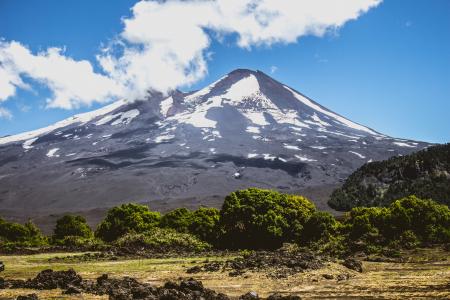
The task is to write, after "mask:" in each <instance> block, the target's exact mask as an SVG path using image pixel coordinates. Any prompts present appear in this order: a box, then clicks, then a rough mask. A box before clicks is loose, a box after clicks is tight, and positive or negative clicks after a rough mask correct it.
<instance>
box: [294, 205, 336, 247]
mask: <svg viewBox="0 0 450 300" xmlns="http://www.w3.org/2000/svg"><path fill="white" fill-rule="evenodd" d="M339 227H340V223H339V222H338V221H336V219H335V218H334V217H333V216H332V215H331V214H329V213H327V212H323V211H315V212H314V213H313V214H312V215H311V216H310V217H309V219H308V220H307V221H306V223H305V225H304V227H303V231H302V235H301V237H300V238H301V239H300V242H301V243H304V244H310V243H314V242H319V241H321V242H324V243H325V242H328V241H329V240H330V239H331V238H332V237H333V236H335V235H336V234H337V233H338V230H339Z"/></svg>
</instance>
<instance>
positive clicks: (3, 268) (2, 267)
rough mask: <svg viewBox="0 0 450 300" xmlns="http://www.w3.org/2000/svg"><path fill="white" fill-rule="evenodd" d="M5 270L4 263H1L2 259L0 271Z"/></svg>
mask: <svg viewBox="0 0 450 300" xmlns="http://www.w3.org/2000/svg"><path fill="white" fill-rule="evenodd" d="M3 271H5V265H4V264H3V262H2V261H0V272H3Z"/></svg>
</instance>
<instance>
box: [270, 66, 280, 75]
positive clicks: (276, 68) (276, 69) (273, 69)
mask: <svg viewBox="0 0 450 300" xmlns="http://www.w3.org/2000/svg"><path fill="white" fill-rule="evenodd" d="M276 71H278V67H277V66H271V67H270V74H274V73H275V72H276Z"/></svg>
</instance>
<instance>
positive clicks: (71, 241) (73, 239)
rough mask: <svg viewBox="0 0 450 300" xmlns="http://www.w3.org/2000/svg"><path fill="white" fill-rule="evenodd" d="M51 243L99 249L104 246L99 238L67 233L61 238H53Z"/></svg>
mask: <svg viewBox="0 0 450 300" xmlns="http://www.w3.org/2000/svg"><path fill="white" fill-rule="evenodd" d="M53 243H54V244H55V245H58V246H66V247H80V248H84V249H88V248H96V249H99V248H101V247H103V246H105V244H104V243H103V242H102V241H101V240H98V239H95V238H94V237H93V236H91V237H88V238H86V237H81V236H74V235H68V236H65V237H64V238H62V239H58V240H53Z"/></svg>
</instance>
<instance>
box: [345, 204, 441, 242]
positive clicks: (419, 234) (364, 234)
mask: <svg viewBox="0 0 450 300" xmlns="http://www.w3.org/2000/svg"><path fill="white" fill-rule="evenodd" d="M343 225H344V227H343V228H344V230H343V232H342V234H346V235H347V237H348V240H349V243H353V244H359V245H361V246H363V248H364V249H368V248H372V249H374V247H382V246H391V247H394V246H395V247H400V248H414V247H417V246H418V245H427V244H435V243H437V244H440V243H448V242H450V209H449V208H448V206H446V205H442V204H438V203H436V202H434V201H432V200H422V199H419V198H417V197H415V196H409V197H405V198H403V199H399V200H396V201H394V202H393V203H392V204H391V205H390V206H389V207H383V208H380V207H356V208H353V209H352V210H351V211H350V212H349V213H348V215H347V217H346V218H345V220H344V222H343ZM364 249H358V250H364Z"/></svg>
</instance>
